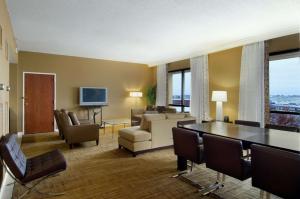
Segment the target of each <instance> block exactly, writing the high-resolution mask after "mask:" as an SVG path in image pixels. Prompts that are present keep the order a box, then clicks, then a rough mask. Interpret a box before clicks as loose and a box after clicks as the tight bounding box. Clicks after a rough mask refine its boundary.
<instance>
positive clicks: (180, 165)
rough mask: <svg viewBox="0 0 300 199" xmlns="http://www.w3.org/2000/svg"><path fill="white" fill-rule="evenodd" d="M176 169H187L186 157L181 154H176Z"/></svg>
mask: <svg viewBox="0 0 300 199" xmlns="http://www.w3.org/2000/svg"><path fill="white" fill-rule="evenodd" d="M177 170H179V171H184V170H187V159H185V158H184V157H182V156H177Z"/></svg>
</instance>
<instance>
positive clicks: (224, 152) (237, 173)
mask: <svg viewBox="0 0 300 199" xmlns="http://www.w3.org/2000/svg"><path fill="white" fill-rule="evenodd" d="M203 145H204V156H205V162H206V167H207V168H209V169H212V170H214V171H217V180H216V182H215V183H214V184H212V185H211V186H209V187H207V188H206V189H204V190H203V191H201V193H202V195H206V194H209V193H211V192H213V191H215V190H216V189H220V188H222V187H223V186H224V183H225V175H228V176H231V177H233V178H236V179H239V180H242V181H243V180H246V179H248V178H250V177H251V161H249V160H246V159H245V158H244V157H243V148H242V142H241V141H240V140H234V139H230V138H225V137H221V136H216V135H210V134H203ZM221 174H222V178H220V176H221Z"/></svg>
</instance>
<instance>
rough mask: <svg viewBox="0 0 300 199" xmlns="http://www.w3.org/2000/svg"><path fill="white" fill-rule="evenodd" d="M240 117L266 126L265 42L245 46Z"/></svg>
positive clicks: (242, 64) (242, 65)
mask: <svg viewBox="0 0 300 199" xmlns="http://www.w3.org/2000/svg"><path fill="white" fill-rule="evenodd" d="M239 119H240V120H249V121H256V122H260V124H261V126H262V127H263V126H264V42H258V43H253V44H249V45H246V46H244V47H243V51H242V63H241V74H240V102H239Z"/></svg>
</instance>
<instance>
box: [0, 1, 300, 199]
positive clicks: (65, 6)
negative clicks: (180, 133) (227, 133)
mask: <svg viewBox="0 0 300 199" xmlns="http://www.w3.org/2000/svg"><path fill="white" fill-rule="evenodd" d="M256 4H259V5H260V6H261V8H263V9H265V12H263V11H262V10H263V9H262V10H256V13H255V16H257V18H256V17H253V18H252V17H250V13H251V9H257V8H259V5H256ZM202 6H203V7H202ZM210 7H212V8H213V9H211V10H210V9H208V8H210ZM222 7H225V8H226V9H222ZM238 7H240V8H241V11H237V9H236V8H238ZM280 7H281V8H282V9H279V8H280ZM0 8H1V10H0V11H1V15H0V17H1V18H0V26H1V28H0V37H1V42H0V44H1V45H0V52H1V56H0V60H1V61H0V70H1V73H0V116H1V118H0V121H1V122H0V133H1V135H3V136H4V135H6V136H9V135H10V134H14V135H17V136H16V137H17V139H16V140H17V141H18V142H19V145H20V147H21V148H20V149H21V150H22V151H23V152H24V154H25V156H26V157H27V160H29V157H34V156H36V155H40V154H44V153H47V152H49V151H52V150H59V152H58V153H59V155H60V157H63V158H62V159H64V163H65V164H63V166H62V167H64V169H62V170H63V171H60V172H59V174H60V175H58V176H56V177H54V178H49V179H46V180H45V181H43V182H41V184H39V185H37V187H34V188H32V189H29V190H27V188H26V187H24V186H22V185H20V184H18V183H16V182H18V180H22V178H20V179H18V177H17V176H16V175H15V173H13V176H10V177H9V173H8V172H7V170H5V168H6V167H3V176H2V186H1V196H2V197H3V198H19V197H20V196H21V195H22V194H24V193H25V192H26V190H27V191H28V193H27V192H26V195H24V197H25V198H44V197H46V196H45V195H43V194H41V193H38V192H36V191H35V190H40V192H41V191H43V192H44V191H45V192H47V193H48V192H52V191H53V192H55V193H56V192H64V195H57V196H55V197H57V198H199V197H203V198H214V197H216V195H217V196H221V197H224V198H259V197H260V196H261V195H260V191H261V190H263V189H262V188H261V187H257V186H252V184H251V180H250V179H248V180H245V181H242V183H241V182H240V181H238V180H236V179H234V178H233V177H232V176H231V177H227V178H226V181H227V182H226V181H225V183H224V184H222V186H223V185H224V187H223V188H220V187H218V188H217V190H214V191H211V192H209V193H205V194H203V195H202V192H201V191H199V192H198V189H197V188H195V186H191V184H190V183H186V182H185V180H182V179H181V178H184V179H185V178H188V180H192V181H193V183H194V185H195V184H201V185H203V186H204V187H207V186H208V185H209V184H211V183H212V181H214V178H215V176H216V172H215V171H213V169H208V168H207V166H208V164H207V163H206V167H205V164H199V165H198V166H196V167H195V169H194V170H193V171H192V172H191V174H187V176H181V174H179V177H178V178H179V179H178V178H170V177H171V176H173V175H175V174H177V173H178V170H179V171H181V170H182V169H181V166H182V165H181V166H180V164H181V163H182V162H180V156H179V155H178V154H177V152H176V151H174V148H175V147H176V146H175V140H174V139H175V138H174V137H173V135H174V132H173V127H179V126H178V124H180V122H183V123H182V125H183V126H184V125H186V124H187V126H188V125H189V122H192V123H193V124H195V125H196V124H197V125H200V127H202V126H201V125H202V123H203V125H215V124H216V123H218V121H219V122H220V121H222V123H224V124H226V125H234V126H236V125H237V124H238V123H237V122H236V121H238V120H249V121H253V122H260V125H259V126H258V127H260V130H257V131H261V129H269V128H267V125H269V124H270V125H274V126H280V127H286V128H289V129H295V130H296V131H299V127H300V120H299V118H298V114H299V113H300V112H299V110H298V101H297V100H294V101H292V100H291V102H289V103H286V101H287V100H283V99H280V100H281V101H280V102H282V104H280V105H278V106H275V105H276V104H274V102H273V99H275V98H276V99H277V98H280V96H282V95H281V93H278V92H275V89H273V88H274V87H276V88H277V87H278V88H279V87H280V86H281V85H279V84H278V83H277V81H278V79H277V80H276V81H274V80H273V79H272V78H273V77H275V76H272V75H273V74H274V73H273V71H275V69H274V70H273V69H272V67H273V65H275V64H274V63H275V62H272V61H273V60H274V61H276V60H284V59H290V58H291V59H292V58H294V59H296V62H295V63H296V64H295V66H296V65H297V64H298V63H299V62H297V60H298V59H299V48H300V33H299V32H300V24H299V21H300V15H299V13H298V11H297V10H299V9H300V3H299V2H297V1H288V2H279V1H276V2H271V1H262V2H256V3H254V2H250V1H249V2H247V3H246V2H245V4H243V3H241V2H235V3H234V2H230V3H229V2H208V1H194V2H190V3H183V2H177V1H166V2H164V3H162V2H159V1H155V2H152V3H150V2H146V1H142V2H134V3H133V2H126V3H125V2H119V1H118V2H106V1H99V2H90V3H87V2H72V3H70V2H67V1H62V2H52V1H45V2H35V1H31V0H30V1H29V2H27V3H25V2H18V1H16V0H13V1H5V0H1V2H0ZM298 8H299V9H298ZM98 9H99V11H98ZM164 9H165V10H167V11H168V12H169V14H166V13H165V12H164ZM197 9H199V10H201V11H202V13H199V12H200V11H199V12H197ZM206 9H207V10H206ZM278 10H281V11H282V12H279V11H278ZM100 11H101V12H100ZM78 13H79V14H78ZM264 13H266V14H264ZM247 14H248V15H247ZM211 16H214V17H211ZM139 17H140V18H139ZM239 18H240V19H239ZM258 19H260V20H258ZM262 19H264V20H262ZM202 23H203V24H202ZM227 27H228V28H227ZM224 30H226V31H224ZM247 49H248V50H249V51H247ZM253 49H255V50H253ZM253 52H254V53H253ZM258 52H259V53H258ZM253 54H255V56H256V55H257V56H256V57H255V58H253V56H254V55H253ZM249 57H250V58H249ZM254 59H258V60H260V62H259V61H257V62H254V61H253V60H254ZM249 60H250V61H249ZM255 61H256V60H255ZM256 64H257V65H258V66H259V67H261V68H260V69H253V70H255V72H257V73H256V75H252V76H251V75H248V74H253V73H251V70H252V68H251V69H250V68H247V67H248V65H253V66H254V65H256ZM256 70H257V71H256ZM292 70H293V69H292ZM245 71H246V72H245ZM297 72H298V71H297V70H296V69H295V72H294V75H297V74H298V73H297ZM196 73H197V74H196ZM281 73H285V71H284V70H282V71H281ZM279 74H280V72H279ZM291 75H293V74H292V73H289V74H286V76H290V77H292V76H291ZM46 76H47V77H51V78H52V79H51V83H50V84H47V82H46V81H45V79H43V78H42V77H46ZM34 77H35V79H34ZM293 77H294V76H293ZM30 78H32V79H30ZM247 78H248V79H247ZM276 78H280V76H278V75H277V76H276ZM291 79H293V80H294V79H297V78H291ZM247 81H248V82H247ZM281 81H282V85H288V86H287V87H284V88H283V87H282V88H281V87H280V89H282V90H289V91H290V93H288V92H287V93H288V94H287V96H294V98H297V96H298V93H297V92H298V90H297V88H296V87H292V86H290V87H289V85H291V84H293V85H295V84H297V81H296V80H294V82H292V83H291V82H290V81H288V78H286V79H282V80H281ZM285 81H286V82H288V83H285ZM249 82H250V83H249ZM253 82H256V83H253ZM273 82H274V83H273ZM80 88H96V89H97V88H98V89H105V91H106V93H105V97H104V98H106V101H105V102H104V103H103V104H102V105H101V106H99V105H93V106H83V104H82V103H81V99H82V95H83V93H82V91H81V89H80ZM247 88H249V90H247ZM151 89H152V90H151ZM251 89H252V90H251ZM219 91H222V92H223V93H222V94H225V97H224V96H223V97H224V98H222V99H215V97H216V96H215V94H216V92H219ZM246 91H247V92H246ZM273 91H274V93H272V92H273ZM133 92H135V94H134V93H133ZM150 95H151V96H150ZM299 95H300V94H299ZM49 96H51V97H49ZM153 96H155V97H154V99H155V100H154V101H153V99H151V97H153ZM30 97H31V98H30ZM218 97H220V96H218ZM272 97H273V98H272ZM271 98H272V99H271ZM281 98H282V97H281ZM247 99H249V100H247ZM284 101H285V102H284ZM47 103H48V104H49V103H50V105H49V106H48V104H47ZM243 103H244V106H243ZM220 105H221V106H220ZM274 107H275V108H276V107H277V108H278V110H277V109H275V108H274ZM282 107H284V111H282V110H281V109H280V108H282ZM295 107H296V108H295ZM273 109H274V110H273ZM290 109H293V111H290ZM294 109H295V110H294ZM54 110H58V111H59V116H58V117H57V118H55V112H54ZM61 110H63V111H62V112H64V110H66V114H65V115H64V116H61V114H62V113H61ZM138 110H140V111H142V112H140V113H138V114H136V116H137V117H138V118H139V119H138V121H137V123H134V121H133V118H134V116H135V115H134V111H138ZM220 110H221V112H220ZM251 111H253V115H255V114H256V115H255V117H252V116H253V115H251V114H250V112H251ZM280 111H281V112H280ZM175 112H176V113H175ZM254 112H255V113H254ZM260 112H263V116H261V117H260V115H259V113H260ZM282 112H284V113H282ZM251 113H252V112H251ZM276 114H284V115H289V117H288V119H286V118H283V117H282V116H281V115H280V117H278V118H277V117H274V115H276ZM71 115H73V116H75V119H74V118H72V116H71ZM249 115H250V116H249ZM291 118H292V119H291ZM294 118H296V119H294ZM73 120H74V121H73ZM83 121H85V122H86V121H87V122H88V123H89V124H88V125H91V126H93V128H95V129H96V130H93V131H96V133H95V136H96V138H92V139H88V138H87V137H88V136H89V135H88V134H89V132H88V131H90V130H78V131H77V130H74V132H75V133H77V134H78V135H79V134H80V135H79V136H78V137H80V138H78V139H79V140H80V139H82V140H80V141H78V140H77V139H75V141H72V138H73V135H72V133H67V132H71V131H69V130H66V129H68V128H74V129H75V128H76V126H78V122H79V124H80V123H82V124H81V126H82V125H83ZM184 121H186V122H187V123H184ZM61 122H62V123H63V122H65V123H64V124H63V125H62V124H60V123H61ZM76 122H77V123H76ZM276 122H277V123H276ZM279 122H281V123H279ZM94 123H95V124H94ZM105 124H106V125H105ZM64 125H66V126H68V125H71V126H73V127H64ZM88 125H87V126H88ZM47 126H48V127H47ZM237 126H238V125H237ZM274 126H273V127H274ZM197 128H198V127H197ZM203 128H204V127H203ZM216 128H217V129H219V128H220V127H218V126H217V127H216ZM230 128H231V127H230ZM232 128H235V127H232ZM82 129H84V128H83V127H82ZM124 129H125V130H124ZM207 129H213V128H212V127H211V128H206V130H207ZM190 130H191V129H190ZM194 130H195V129H194ZM198 130H199V129H198ZM246 130H247V129H246ZM285 130H286V129H285ZM195 131H196V132H197V130H195ZM247 131H249V130H247ZM62 132H63V133H62ZM293 133H294V132H293ZM207 134H208V133H207ZM199 135H200V137H201V138H200V139H202V135H201V133H200V134H199ZM298 135H299V133H296V135H294V134H292V136H291V137H293V136H294V137H296V138H298ZM74 137H76V136H74ZM82 137H84V138H82ZM275 137H276V136H275ZM231 138H232V137H231ZM284 139H285V138H284ZM94 141H96V144H95V142H94ZM173 141H174V143H173ZM244 141H245V140H243V139H242V142H243V143H244ZM247 141H248V142H249V140H247ZM252 141H253V140H252ZM73 142H74V143H73ZM253 144H259V143H257V141H255V142H254V141H253ZM173 145H174V147H173ZM188 145H189V144H188V143H185V146H188ZM264 145H266V144H264ZM287 145H289V144H287ZM290 145H292V144H290ZM271 146H273V145H271ZM284 147H285V145H284V146H277V145H275V146H273V148H280V149H283V148H284ZM296 148H297V147H296ZM243 149H244V148H243ZM248 149H249V148H248ZM284 149H286V148H284ZM288 150H289V151H294V152H295V151H297V149H295V148H292V149H291V148H288ZM243 153H247V155H249V154H248V153H250V154H251V151H250V152H249V150H248V151H247V150H243ZM132 156H134V157H132ZM3 158H4V157H3ZM250 159H251V158H250ZM61 161H63V160H61ZM176 161H177V162H176ZM297 161H299V160H297ZM25 162H26V161H25ZM192 162H193V161H192ZM5 163H6V162H5ZM7 165H8V166H11V165H10V164H7ZM183 165H184V164H183ZM192 165H193V164H192ZM46 167H47V166H42V168H41V169H43V168H44V169H45V168H46ZM183 167H184V166H183ZM187 167H189V166H187ZM83 168H84V169H83ZM192 168H193V166H192ZM184 170H185V169H184ZM79 171H80V172H79ZM218 172H220V171H218ZM179 173H180V172H179ZM221 173H222V172H221ZM184 175H185V174H184ZM297 175H298V173H297ZM297 175H295V176H297ZM229 176H230V175H229ZM14 180H15V181H16V182H14ZM21 182H22V181H21ZM11 183H13V185H14V186H8V184H11ZM31 183H33V184H34V182H29V183H28V185H33V184H31ZM193 183H192V184H193ZM21 184H22V183H21ZM140 184H143V186H141V185H140ZM197 186H198V185H197ZM197 186H196V187H197ZM198 188H199V187H198ZM199 190H201V189H199ZM202 191H203V190H202ZM265 191H267V192H270V193H272V194H273V195H272V198H277V197H278V196H281V197H283V195H282V194H281V193H279V194H277V192H276V191H272V190H269V189H267V190H265ZM2 194H4V195H2ZM297 194H298V193H297ZM262 197H264V196H262ZM266 197H269V196H268V193H267V195H266ZM283 198H284V197H283Z"/></svg>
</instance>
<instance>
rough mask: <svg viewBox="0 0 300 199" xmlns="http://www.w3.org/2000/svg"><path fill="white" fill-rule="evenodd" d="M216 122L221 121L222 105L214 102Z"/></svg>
mask: <svg viewBox="0 0 300 199" xmlns="http://www.w3.org/2000/svg"><path fill="white" fill-rule="evenodd" d="M216 120H217V121H223V103H222V102H216Z"/></svg>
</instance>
